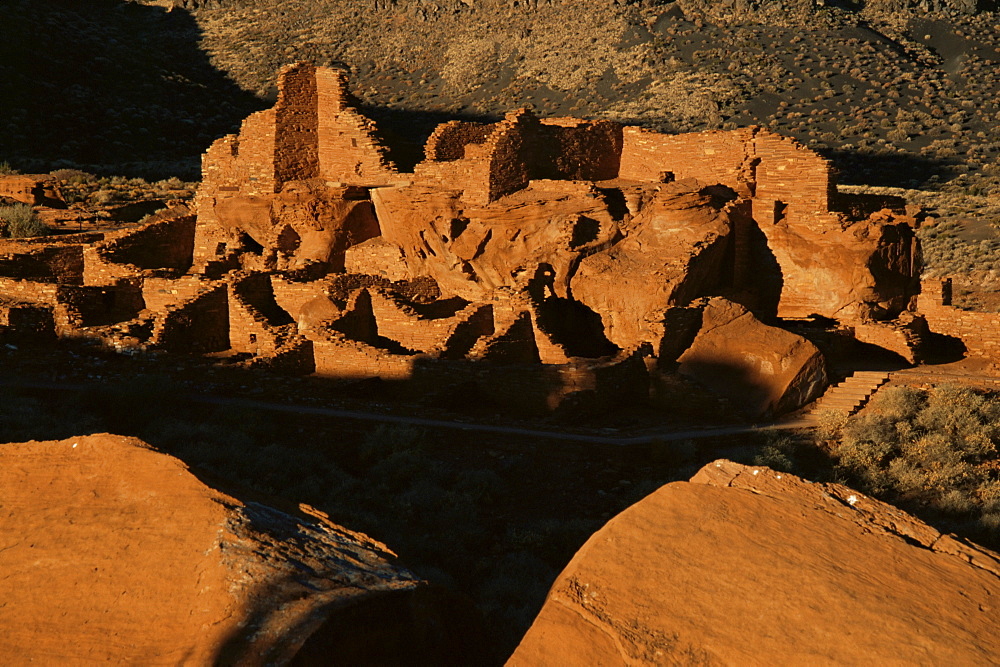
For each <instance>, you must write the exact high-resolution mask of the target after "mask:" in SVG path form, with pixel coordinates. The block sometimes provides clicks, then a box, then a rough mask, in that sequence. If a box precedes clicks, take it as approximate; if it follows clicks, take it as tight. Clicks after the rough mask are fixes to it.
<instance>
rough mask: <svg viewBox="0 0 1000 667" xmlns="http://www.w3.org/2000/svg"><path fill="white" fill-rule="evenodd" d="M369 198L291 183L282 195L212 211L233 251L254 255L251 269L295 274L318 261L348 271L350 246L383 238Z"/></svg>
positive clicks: (244, 199)
mask: <svg viewBox="0 0 1000 667" xmlns="http://www.w3.org/2000/svg"><path fill="white" fill-rule="evenodd" d="M366 200H367V195H366V194H363V193H360V192H358V191H357V190H352V189H350V188H332V187H327V186H326V185H323V184H321V183H319V182H315V181H290V182H288V183H286V184H285V186H284V188H283V189H282V191H281V192H280V193H277V194H270V195H246V196H236V197H228V198H225V199H220V200H219V201H217V202H216V204H215V206H214V211H213V212H214V215H215V217H216V218H217V219H218V221H219V227H220V228H221V229H220V231H221V232H223V235H221V236H220V238H223V239H224V240H225V242H227V243H228V244H229V245H230V246H231V247H235V248H240V247H241V246H242V249H243V250H245V251H250V252H251V253H256V254H257V255H259V256H260V258H261V260H260V261H259V262H258V264H259V266H254V267H252V268H271V269H275V268H278V269H297V268H301V267H302V266H304V265H307V264H309V263H310V262H318V263H321V264H323V265H326V266H327V267H329V269H332V270H335V271H343V269H344V253H345V251H346V250H347V249H348V248H350V247H351V246H352V245H355V244H358V243H361V242H363V241H366V240H368V239H371V238H374V237H377V236H378V235H379V228H378V221H377V220H376V219H375V212H374V210H373V209H372V205H371V202H369V201H366Z"/></svg>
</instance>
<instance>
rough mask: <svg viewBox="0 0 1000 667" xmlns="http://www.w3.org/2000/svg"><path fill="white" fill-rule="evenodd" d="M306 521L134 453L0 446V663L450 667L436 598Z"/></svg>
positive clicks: (324, 523) (172, 462) (80, 444)
mask: <svg viewBox="0 0 1000 667" xmlns="http://www.w3.org/2000/svg"><path fill="white" fill-rule="evenodd" d="M312 513H314V514H315V515H316V520H315V521H307V520H305V519H302V518H295V517H292V516H291V515H289V514H285V513H283V512H279V511H277V510H274V509H272V508H269V507H266V506H263V505H259V504H256V503H243V502H241V501H239V500H237V499H235V498H232V497H230V496H227V495H225V494H223V493H220V492H218V491H215V490H213V489H211V488H209V487H207V486H205V485H204V484H203V483H202V482H200V481H199V480H198V479H197V478H196V477H195V476H194V475H192V474H191V473H190V472H189V471H188V470H187V468H186V467H185V465H184V464H183V463H182V462H180V461H178V460H177V459H174V458H172V457H170V456H167V455H164V454H161V453H159V452H157V451H155V450H153V449H150V448H149V447H148V446H146V445H145V444H144V443H142V442H140V441H138V440H135V439H132V438H123V437H119V436H110V435H98V436H89V437H79V438H72V439H69V440H63V441H61V442H28V443H21V444H7V445H0V573H2V577H0V600H2V603H0V655H3V656H4V661H5V662H8V661H13V662H14V663H17V664H21V663H27V662H29V661H36V662H39V663H42V664H80V663H91V662H102V663H112V664H147V665H167V664H169V665H178V664H217V663H221V664H241V665H256V664H283V663H285V662H287V661H288V660H289V659H290V658H292V656H293V655H295V654H296V652H299V655H298V657H299V659H300V660H301V659H304V660H305V661H306V662H309V661H310V659H315V658H316V657H317V656H321V657H322V658H323V659H324V660H331V659H343V660H344V664H385V663H392V662H393V661H394V660H395V661H398V660H400V659H401V658H400V656H401V655H405V656H414V655H415V656H417V657H418V659H427V660H430V661H431V662H434V663H440V662H441V661H442V660H444V662H451V661H457V662H458V663H459V664H461V662H462V659H463V657H462V649H461V648H459V649H458V650H457V651H456V650H455V649H456V648H457V647H456V646H454V645H452V646H445V643H446V640H444V638H443V636H441V631H442V628H443V626H444V625H446V624H445V623H442V619H441V618H439V617H438V613H439V612H440V610H441V609H442V604H441V601H440V600H438V599H436V598H435V594H434V592H433V591H431V590H430V589H428V588H427V587H426V586H425V585H424V584H423V582H421V581H419V580H418V579H417V578H416V577H414V576H413V575H412V574H410V573H409V572H407V571H406V570H404V569H402V568H400V567H398V566H396V565H394V564H392V563H391V562H390V561H391V560H392V557H393V555H392V553H391V552H390V551H388V550H387V549H386V548H385V547H384V546H383V545H381V544H379V543H377V542H375V541H373V540H371V539H369V538H368V537H366V536H364V535H362V534H359V533H354V532H351V531H349V530H345V529H343V528H341V527H339V526H337V525H335V524H333V523H331V522H329V521H328V520H327V519H326V518H325V517H324V516H322V515H320V514H319V513H316V512H315V510H312ZM435 633H437V635H435ZM435 643H437V645H438V647H439V648H441V649H442V652H441V653H435ZM465 657H468V656H465Z"/></svg>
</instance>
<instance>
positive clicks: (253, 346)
mask: <svg viewBox="0 0 1000 667" xmlns="http://www.w3.org/2000/svg"><path fill="white" fill-rule="evenodd" d="M227 284H228V294H229V347H230V348H231V349H232V350H235V351H236V352H249V353H251V354H256V355H262V356H273V355H274V354H275V353H276V352H277V351H278V348H279V347H281V345H282V343H283V342H284V340H285V338H287V337H289V336H290V335H292V334H293V333H294V325H293V319H292V317H291V316H290V315H289V314H288V313H286V312H285V311H284V310H283V309H282V308H281V307H280V306H279V305H278V304H277V302H276V301H275V298H274V293H273V292H272V291H271V281H270V278H269V276H268V275H267V274H263V273H258V274H249V275H247V274H236V275H234V276H232V277H231V278H230V279H229V280H227Z"/></svg>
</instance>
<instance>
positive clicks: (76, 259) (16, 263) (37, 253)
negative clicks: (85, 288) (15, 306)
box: [0, 245, 84, 285]
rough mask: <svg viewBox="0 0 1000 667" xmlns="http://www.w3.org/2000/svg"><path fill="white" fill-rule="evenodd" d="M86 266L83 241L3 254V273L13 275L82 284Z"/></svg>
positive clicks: (0, 258) (0, 270) (0, 265)
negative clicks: (79, 243)
mask: <svg viewBox="0 0 1000 667" xmlns="http://www.w3.org/2000/svg"><path fill="white" fill-rule="evenodd" d="M29 247H30V246H29ZM83 270H84V262H83V246H80V245H51V246H43V247H40V248H34V249H30V250H22V251H20V252H15V253H11V254H7V255H0V275H2V276H7V277H9V278H19V279H23V280H33V281H36V282H53V283H64V284H70V285H79V284H81V283H83Z"/></svg>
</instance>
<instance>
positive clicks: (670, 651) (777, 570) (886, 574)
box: [508, 460, 1000, 667]
mask: <svg viewBox="0 0 1000 667" xmlns="http://www.w3.org/2000/svg"><path fill="white" fill-rule="evenodd" d="M998 594H1000V555H998V554H996V553H993V552H991V551H987V550H985V549H983V548H980V547H978V546H976V545H973V544H971V543H967V542H962V541H960V540H958V539H956V538H954V537H952V536H949V535H942V534H940V533H939V532H938V531H936V530H935V529H933V528H931V527H930V526H928V525H926V524H924V523H922V522H920V521H918V520H916V519H914V518H913V517H911V516H909V515H907V514H906V513H904V512H902V511H900V510H898V509H895V508H893V507H891V506H890V505H887V504H885V503H882V502H879V501H876V500H873V499H871V498H868V497H866V496H863V495H861V494H859V493H855V492H853V491H852V490H851V489H849V488H847V487H844V486H841V485H838V484H813V483H810V482H808V481H806V480H803V479H800V478H798V477H795V476H794V475H789V474H784V473H777V472H774V471H772V470H769V469H767V468H759V467H750V466H743V465H739V464H736V463H732V462H730V461H725V460H720V461H716V462H714V463H711V464H709V465H707V466H706V467H705V468H703V469H702V470H701V471H700V472H699V473H698V474H696V475H695V476H694V477H693V478H692V479H691V481H690V482H675V483H672V484H668V485H666V486H664V487H662V488H661V489H659V490H658V491H656V492H655V493H653V494H652V495H650V496H648V497H647V498H645V499H644V500H642V501H640V502H639V503H637V504H636V505H633V506H632V507H630V508H629V509H627V510H626V511H624V512H622V513H621V514H619V515H618V516H617V517H615V518H614V519H612V520H611V521H610V522H609V523H608V524H607V525H606V526H605V527H604V528H602V529H601V530H600V531H598V532H597V533H595V534H594V536H593V537H591V538H590V540H588V541H587V543H586V544H585V545H584V546H583V547H582V548H581V549H580V551H579V552H578V553H577V554H576V556H575V557H574V558H573V560H572V561H571V562H570V564H569V565H568V566H567V567H566V569H565V570H564V571H563V572H562V574H560V576H559V578H558V579H557V580H556V583H555V584H554V585H553V587H552V590H551V591H550V593H549V596H548V599H547V600H546V603H545V605H544V607H543V608H542V611H541V613H540V614H539V616H538V618H537V619H536V620H535V622H534V624H533V625H532V627H531V629H530V630H529V631H528V633H527V635H526V636H525V637H524V639H523V641H522V642H521V644H520V646H518V648H517V650H516V652H515V653H514V655H513V656H512V657H511V658H510V660H509V662H508V665H512V666H514V665H531V666H533V667H538V666H542V665H559V666H560V667H568V666H572V665H595V664H601V665H664V664H695V663H696V664H789V665H795V664H798V665H801V664H964V665H973V664H976V665H985V664H992V663H993V662H994V661H995V659H996V655H997V652H998V650H1000V637H998V635H997V633H996V627H997V623H998V622H1000V606H998V605H997V604H996V597H997V595H998Z"/></svg>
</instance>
